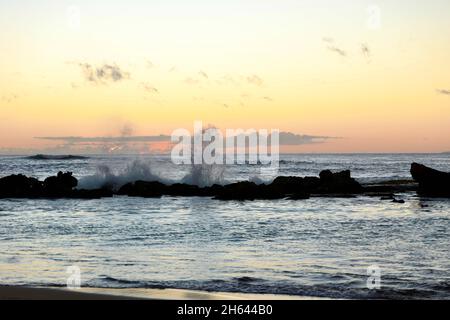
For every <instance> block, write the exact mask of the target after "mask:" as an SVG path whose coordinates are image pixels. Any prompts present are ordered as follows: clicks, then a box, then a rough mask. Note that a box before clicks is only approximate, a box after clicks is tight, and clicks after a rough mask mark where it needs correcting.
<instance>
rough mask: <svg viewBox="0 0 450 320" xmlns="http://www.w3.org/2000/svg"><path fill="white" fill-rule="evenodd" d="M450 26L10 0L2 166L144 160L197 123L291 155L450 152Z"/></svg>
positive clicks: (318, 5) (378, 11)
mask: <svg viewBox="0 0 450 320" xmlns="http://www.w3.org/2000/svg"><path fill="white" fill-rule="evenodd" d="M449 12H450V2H449V1H448V0H430V1H405V0H391V1H376V0H371V1H365V0H359V1H357V0H343V1H334V0H315V1H309V0H304V1H302V0H296V1H290V0H227V1H213V0H191V1H184V0H183V1H182V0H164V1H152V0H148V1H138V0H129V1H106V0H90V1H81V0H73V1H65V0H58V1H56V0H54V1H50V0H41V1H31V0H28V1H25V0H17V1H5V0H0V153H3V154H17V153H27V152H28V153H35V152H66V153H67V152H71V151H77V152H81V153H83V152H97V151H99V150H100V151H102V152H111V150H119V151H120V150H122V151H132V150H136V151H138V152H147V151H149V150H150V151H151V150H157V149H158V148H159V147H160V146H158V143H159V142H158V141H156V143H155V145H153V146H150V145H149V144H151V141H153V142H154V139H153V138H152V137H155V136H156V137H158V136H160V135H169V136H170V134H171V133H172V131H173V130H175V129H178V128H186V129H188V130H193V123H194V121H202V122H203V123H204V124H205V125H207V124H208V125H214V126H215V127H217V128H220V129H222V130H223V131H225V130H226V129H228V128H230V129H237V128H242V129H250V128H253V129H268V130H270V129H278V130H280V131H282V132H285V133H286V134H290V135H291V136H292V135H294V136H295V137H297V138H296V139H297V140H296V141H295V143H292V144H289V145H285V146H283V148H282V151H283V152H444V151H450V59H449V57H450V41H449V39H450V19H449ZM73 137H78V138H87V139H84V140H83V139H81V142H80V139H78V140H77V139H75V140H74V139H73ZM105 137H107V138H110V139H111V138H112V140H113V141H108V145H107V146H106V147H105V146H104V145H103V144H104V143H105V139H104V138H105ZM123 137H128V138H127V141H125V142H124V139H123ZM139 137H141V138H139ZM142 137H148V138H147V139H143V140H144V143H142ZM42 138H45V139H42ZM156 140H157V139H156ZM294 140H295V139H294ZM130 141H131V142H130ZM290 141H292V139H291V140H290ZM114 143H115V144H118V148H114ZM111 146H112V147H111Z"/></svg>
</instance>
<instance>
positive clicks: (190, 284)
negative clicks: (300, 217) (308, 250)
mask: <svg viewBox="0 0 450 320" xmlns="http://www.w3.org/2000/svg"><path fill="white" fill-rule="evenodd" d="M361 283H365V279H362V280H361V279H353V280H350V279H349V280H347V281H344V282H329V283H321V284H314V285H307V284H301V283H298V282H295V281H289V280H269V279H263V278H254V277H248V276H244V277H235V278H229V279H211V280H200V281H199V280H180V281H164V280H163V281H152V280H142V281H140V280H128V279H123V278H116V277H111V276H106V275H102V276H100V277H98V278H95V279H92V280H90V281H88V283H86V284H85V286H86V287H100V288H148V289H185V290H202V291H210V292H239V293H250V294H281V295H293V296H307V297H308V296H309V297H322V298H333V299H442V298H444V299H447V298H448V297H449V291H448V288H449V285H448V283H442V284H438V285H436V284H432V283H428V284H426V285H424V284H420V285H419V284H414V285H408V286H405V284H404V283H399V284H397V285H395V284H392V283H391V284H390V285H388V286H385V287H384V288H383V289H381V290H368V289H367V288H366V287H365V286H361Z"/></svg>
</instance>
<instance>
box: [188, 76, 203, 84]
mask: <svg viewBox="0 0 450 320" xmlns="http://www.w3.org/2000/svg"><path fill="white" fill-rule="evenodd" d="M184 83H186V84H189V85H197V84H199V83H200V81H199V80H197V79H194V78H191V77H187V78H186V79H184Z"/></svg>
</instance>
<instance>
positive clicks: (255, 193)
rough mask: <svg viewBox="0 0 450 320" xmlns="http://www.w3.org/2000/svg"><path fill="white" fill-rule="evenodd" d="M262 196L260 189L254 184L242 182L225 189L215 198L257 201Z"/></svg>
mask: <svg viewBox="0 0 450 320" xmlns="http://www.w3.org/2000/svg"><path fill="white" fill-rule="evenodd" d="M259 196H261V194H260V188H259V187H258V185H257V184H256V183H254V182H249V181H241V182H236V183H231V184H228V185H226V186H224V187H223V189H222V190H220V191H219V193H218V194H217V195H216V196H215V199H218V200H255V199H257V197H259Z"/></svg>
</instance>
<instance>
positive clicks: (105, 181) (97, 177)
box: [78, 160, 226, 190]
mask: <svg viewBox="0 0 450 320" xmlns="http://www.w3.org/2000/svg"><path fill="white" fill-rule="evenodd" d="M224 170H225V167H224V166H218V165H217V166H216V165H206V164H202V165H192V166H191V167H190V169H189V172H188V174H186V175H185V176H184V177H183V178H182V179H180V180H176V181H175V180H171V179H167V178H164V177H162V176H161V175H160V174H159V173H157V172H156V170H155V169H154V167H153V165H152V164H151V163H150V162H144V161H142V160H134V161H133V162H131V163H130V164H128V165H127V166H126V168H125V169H124V170H122V171H120V172H117V173H115V172H113V170H112V169H111V168H110V167H109V166H107V165H100V166H98V167H97V169H96V173H95V174H94V175H91V176H86V177H83V178H81V179H80V180H79V181H78V188H79V189H87V190H92V189H99V188H108V189H111V190H118V189H119V188H120V187H122V186H123V185H125V184H127V183H130V182H135V181H138V180H142V181H157V182H161V183H164V184H174V183H185V184H190V185H196V186H199V187H206V186H212V185H213V184H225V183H226V181H225V180H224V178H223V175H224Z"/></svg>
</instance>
